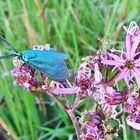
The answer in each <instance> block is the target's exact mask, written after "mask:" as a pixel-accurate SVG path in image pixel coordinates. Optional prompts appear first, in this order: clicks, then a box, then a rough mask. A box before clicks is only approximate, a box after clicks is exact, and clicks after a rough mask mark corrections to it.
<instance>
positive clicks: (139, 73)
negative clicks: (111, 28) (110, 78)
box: [102, 23, 140, 88]
mask: <svg viewBox="0 0 140 140" xmlns="http://www.w3.org/2000/svg"><path fill="white" fill-rule="evenodd" d="M131 24H132V23H131ZM126 31H127V34H126V40H125V47H126V52H125V51H120V52H121V55H120V56H118V55H116V54H114V53H107V55H108V56H109V57H111V58H112V59H113V60H103V61H102V63H103V64H106V65H111V66H115V67H114V68H118V69H119V70H120V75H119V76H118V77H117V79H116V81H115V82H116V83H117V82H119V81H120V80H121V79H124V80H125V82H126V84H127V85H129V81H130V80H132V78H133V77H135V79H136V81H137V85H138V87H139V88H140V82H139V81H140V59H139V57H138V54H139V53H140V52H137V48H138V44H139V42H140V33H139V32H140V31H139V28H138V27H137V26H136V25H134V26H132V25H131V27H129V28H128V29H127V30H126Z"/></svg>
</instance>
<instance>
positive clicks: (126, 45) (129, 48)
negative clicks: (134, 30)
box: [125, 33, 131, 59]
mask: <svg viewBox="0 0 140 140" xmlns="http://www.w3.org/2000/svg"><path fill="white" fill-rule="evenodd" d="M130 38H131V35H130V34H129V33H127V35H126V38H125V47H126V52H127V57H128V59H129V58H130V52H131V39H130Z"/></svg>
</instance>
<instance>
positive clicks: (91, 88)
mask: <svg viewBox="0 0 140 140" xmlns="http://www.w3.org/2000/svg"><path fill="white" fill-rule="evenodd" d="M124 30H125V32H126V36H125V45H124V48H123V49H122V47H121V49H120V50H116V49H114V48H112V49H107V51H106V52H103V51H102V50H101V49H100V50H98V52H97V54H96V55H93V54H91V55H89V56H87V57H84V58H83V59H82V62H81V64H80V66H79V68H78V70H77V72H76V73H75V76H74V79H73V80H74V82H72V84H70V82H69V81H68V79H66V82H65V83H60V82H58V81H53V80H52V79H51V78H49V77H47V76H46V75H44V74H43V73H40V71H38V70H36V69H34V68H32V67H31V66H30V65H29V64H27V63H24V62H22V60H19V59H17V58H16V59H15V60H14V61H13V62H14V66H15V69H14V70H12V75H13V76H15V77H16V81H15V82H14V84H15V85H19V86H22V87H24V88H26V89H28V90H29V91H32V92H36V91H40V92H47V93H52V94H53V95H55V96H54V97H55V99H56V100H57V101H58V102H59V104H61V105H62V107H64V109H65V110H66V111H67V112H68V113H69V116H70V117H71V116H72V117H71V119H72V121H73V125H74V127H75V129H76V134H77V138H78V140H106V139H108V138H110V137H113V136H118V132H119V131H120V130H121V128H122V126H123V125H124V124H121V121H120V118H121V116H122V115H123V114H124V113H125V114H127V117H126V122H127V124H128V125H129V126H130V127H132V128H134V129H136V130H140V95H139V93H138V90H137V89H138V88H140V48H139V43H140V29H139V27H138V26H137V24H136V23H135V22H134V21H132V22H130V25H129V26H128V27H124ZM34 49H40V50H43V49H46V50H48V49H50V47H49V45H45V46H35V47H34ZM120 83H121V84H120ZM73 84H75V85H74V86H72V85H73ZM74 93H75V94H76V96H75V100H74V101H72V102H71V100H70V98H69V96H70V94H74ZM65 94H67V95H66V96H63V97H64V98H65V102H63V101H64V99H62V100H61V99H60V98H59V95H65ZM56 95H57V96H56ZM61 97H62V96H61ZM88 100H89V101H88ZM83 102H84V103H85V104H88V103H89V102H92V104H91V106H90V107H89V106H88V109H84V110H86V111H83V110H82V111H81V109H83V108H78V107H79V106H80V105H81V103H83ZM84 103H83V104H84ZM83 104H82V105H83ZM75 109H80V111H81V112H83V113H82V114H81V117H80V119H79V121H77V119H75V118H76V116H75V118H74V114H73V115H71V113H74V111H75ZM73 119H74V120H73ZM123 127H124V126H123Z"/></svg>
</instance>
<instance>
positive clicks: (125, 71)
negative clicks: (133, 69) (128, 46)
mask: <svg viewBox="0 0 140 140" xmlns="http://www.w3.org/2000/svg"><path fill="white" fill-rule="evenodd" d="M127 71H128V69H127V68H125V69H123V70H122V71H121V74H120V75H119V76H118V78H117V79H116V80H115V83H118V82H119V81H120V80H121V79H123V78H124V77H125V76H126V74H127Z"/></svg>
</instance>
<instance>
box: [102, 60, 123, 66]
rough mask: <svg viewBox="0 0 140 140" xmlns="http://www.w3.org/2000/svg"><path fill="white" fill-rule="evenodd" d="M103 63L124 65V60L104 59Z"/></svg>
mask: <svg viewBox="0 0 140 140" xmlns="http://www.w3.org/2000/svg"><path fill="white" fill-rule="evenodd" d="M101 63H103V64H106V65H111V66H117V67H119V66H124V63H122V62H117V61H115V60H103V61H102V62H101Z"/></svg>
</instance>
